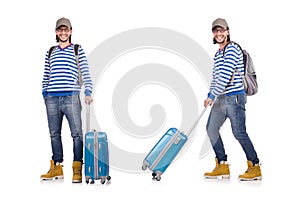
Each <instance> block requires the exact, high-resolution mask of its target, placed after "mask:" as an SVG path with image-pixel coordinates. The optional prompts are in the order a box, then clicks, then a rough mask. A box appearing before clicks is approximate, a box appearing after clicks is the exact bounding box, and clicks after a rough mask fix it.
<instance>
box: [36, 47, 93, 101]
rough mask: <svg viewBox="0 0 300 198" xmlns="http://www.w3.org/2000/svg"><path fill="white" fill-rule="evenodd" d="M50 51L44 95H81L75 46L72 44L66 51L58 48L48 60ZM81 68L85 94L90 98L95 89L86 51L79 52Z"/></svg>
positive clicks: (80, 49) (43, 87)
mask: <svg viewBox="0 0 300 198" xmlns="http://www.w3.org/2000/svg"><path fill="white" fill-rule="evenodd" d="M48 53H49V51H47V52H46V57H45V67H44V75H43V81H42V94H43V96H44V97H46V96H47V95H50V96H67V95H73V94H79V93H80V90H81V87H80V85H79V79H78V78H79V75H78V66H77V64H76V57H75V52H74V44H70V45H69V46H67V47H65V48H64V49H62V48H60V47H59V46H57V47H56V48H55V49H54V50H53V52H52V53H51V56H50V60H49V58H48ZM78 59H79V67H80V71H81V74H82V80H83V85H84V93H85V95H86V96H90V95H91V93H92V89H93V84H92V79H91V76H90V73H89V65H88V62H87V58H86V55H85V53H84V50H83V49H82V48H81V47H79V50H78Z"/></svg>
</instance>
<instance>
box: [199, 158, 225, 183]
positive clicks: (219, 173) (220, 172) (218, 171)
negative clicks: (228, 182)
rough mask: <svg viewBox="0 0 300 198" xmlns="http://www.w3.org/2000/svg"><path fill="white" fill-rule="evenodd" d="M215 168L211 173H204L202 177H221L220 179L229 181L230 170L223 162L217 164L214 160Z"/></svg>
mask: <svg viewBox="0 0 300 198" xmlns="http://www.w3.org/2000/svg"><path fill="white" fill-rule="evenodd" d="M215 160H216V167H215V168H214V170H213V171H212V172H207V173H204V177H205V178H208V179H217V178H218V177H222V179H229V178H230V170H229V164H227V163H226V162H225V161H221V162H220V163H219V162H218V159H217V158H216V159H215Z"/></svg>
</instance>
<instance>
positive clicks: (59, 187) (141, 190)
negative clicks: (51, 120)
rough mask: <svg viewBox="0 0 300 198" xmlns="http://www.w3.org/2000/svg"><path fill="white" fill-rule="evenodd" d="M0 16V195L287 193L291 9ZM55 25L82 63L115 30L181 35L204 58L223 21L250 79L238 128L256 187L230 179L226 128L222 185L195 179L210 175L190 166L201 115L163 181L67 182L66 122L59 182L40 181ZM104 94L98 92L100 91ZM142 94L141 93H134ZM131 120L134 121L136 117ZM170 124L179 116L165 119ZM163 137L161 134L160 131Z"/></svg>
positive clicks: (218, 6)
mask: <svg viewBox="0 0 300 198" xmlns="http://www.w3.org/2000/svg"><path fill="white" fill-rule="evenodd" d="M0 15H1V17H0V20H1V31H0V35H1V37H0V38H1V39H2V42H1V48H0V50H1V53H0V54H1V78H0V81H1V87H2V94H1V97H0V100H1V103H0V105H1V114H2V117H1V125H0V131H1V134H2V137H1V138H0V152H1V162H0V167H1V179H0V182H1V194H3V195H2V197H3V196H4V193H9V194H10V195H11V196H13V195H14V194H20V195H26V196H28V195H37V196H45V197H53V196H59V197H61V196H62V195H64V196H73V197H84V196H102V195H103V196H113V197H115V196H118V195H121V196H122V195H123V196H132V197H140V196H143V197H152V196H159V197H161V196H174V197H179V196H185V195H186V193H188V192H190V193H192V194H193V197H199V196H201V195H208V196H212V197H219V196H222V195H225V196H226V195H230V196H237V195H243V197H253V196H262V195H269V194H274V195H275V194H276V195H279V196H281V195H282V196H283V195H286V194H287V193H288V192H289V193H296V190H297V186H296V182H297V178H298V177H299V176H300V175H299V171H297V169H298V163H299V162H300V161H299V157H298V151H299V146H298V145H299V143H298V139H297V137H299V136H298V135H297V132H299V127H298V119H299V116H298V113H299V110H300V108H299V105H298V101H297V96H296V93H297V92H298V88H297V85H299V83H298V79H299V72H300V69H299V63H298V59H297V57H298V55H297V48H298V47H299V44H300V43H299V39H298V33H299V24H298V20H299V17H300V16H299V11H298V9H297V7H296V1H292V0H286V1H278V0H273V1H271V0H270V1H268V0H267V1H258V0H252V1H248V2H242V1H235V0H228V1H221V0H214V1H199V0H198V1H197V0H194V1H189V0H185V1H183V0H182V1H179V0H178V1H177V0H152V1H144V0H139V1H138V0H136V1H133V0H126V1H124V0H123V1H122V0H109V1H89V0H86V1H77V0H72V1H69V0H65V1H57V0H52V1H34V0H28V1H20V0H15V1H5V3H4V2H3V1H2V2H1V6H0ZM60 17H67V18H69V19H71V22H72V25H73V36H72V41H73V42H74V43H80V44H82V46H83V48H84V50H85V52H86V54H87V55H89V53H91V52H92V51H93V49H94V48H96V47H97V46H98V45H99V44H101V43H102V42H103V41H105V40H106V39H108V38H110V37H112V36H114V35H116V34H118V33H120V32H124V31H127V30H131V29H135V28H144V27H160V28H167V29H171V30H174V31H178V32H181V33H182V34H185V35H187V36H188V37H190V38H192V39H193V40H194V41H196V42H197V43H198V44H200V45H201V46H202V47H203V48H204V49H205V50H206V51H207V53H208V54H209V55H210V56H211V57H212V56H213V55H214V53H215V51H216V50H217V46H216V45H213V44H212V34H211V23H212V21H213V20H214V19H215V18H217V17H222V18H225V19H226V20H227V22H228V23H229V26H230V29H231V39H232V40H234V41H237V42H239V43H240V44H241V45H242V46H243V47H244V48H246V49H247V50H248V51H249V52H250V53H251V55H252V58H253V61H254V64H255V66H256V69H257V73H258V78H259V93H258V94H257V95H256V96H253V97H251V98H248V103H247V119H248V120H247V127H248V132H249V135H250V137H251V138H252V141H253V143H254V145H255V147H256V150H257V152H258V155H259V157H260V159H261V163H262V173H263V180H262V181H260V182H239V181H238V180H237V177H238V174H241V173H243V172H244V171H245V169H246V160H245V157H244V154H243V152H242V150H241V148H240V146H239V145H238V142H237V141H236V140H235V139H234V138H233V136H232V134H231V131H230V127H229V124H228V123H226V125H225V127H224V129H223V130H222V132H223V134H224V143H225V147H226V150H227V153H228V155H229V159H230V161H229V163H230V164H231V166H230V168H231V172H232V178H231V179H230V180H228V181H219V180H217V181H207V180H203V177H202V176H203V173H204V172H206V171H210V170H211V169H212V168H213V167H214V155H213V153H212V152H210V153H209V154H208V155H207V156H205V157H204V158H203V157H202V158H199V152H200V148H201V145H202V144H203V141H204V137H205V124H206V119H207V114H206V116H205V118H204V119H203V120H201V122H200V123H199V127H198V133H197V136H196V138H195V139H194V141H193V144H192V145H191V147H190V148H189V150H188V152H186V153H185V155H183V156H182V157H181V158H179V160H178V161H175V162H174V164H172V166H171V167H170V168H169V169H168V170H167V171H166V173H165V174H164V175H163V177H162V181H160V182H153V181H152V180H151V176H150V175H151V174H150V173H149V172H148V173H147V174H134V173H126V172H124V171H119V170H114V169H111V176H112V183H111V184H110V185H104V186H100V185H99V184H96V185H94V186H89V185H86V184H85V183H82V184H79V185H72V184H71V174H72V173H71V161H72V150H71V149H72V148H71V147H72V142H71V137H70V135H69V129H68V125H67V124H66V121H65V122H64V126H63V141H64V147H65V162H64V171H65V179H64V181H59V182H48V183H45V182H40V180H39V176H40V174H42V173H44V172H46V171H47V170H48V168H49V160H50V155H51V150H50V140H49V134H48V128H47V120H46V112H45V107H44V103H43V99H42V95H41V80H42V74H43V66H44V56H45V52H46V51H47V50H48V48H49V46H51V45H53V44H55V32H54V27H55V22H56V20H57V19H58V18H60ZM111 75H113V74H111ZM192 80H193V79H192ZM194 80H195V79H194ZM200 83H201V82H200ZM99 86H100V85H99ZM109 86H110V84H107V86H106V89H109ZM192 86H193V87H194V86H196V85H192ZM200 87H201V88H202V90H201V91H199V89H198V90H197V86H196V87H194V88H195V94H196V96H197V98H198V99H199V100H198V101H199V109H201V105H202V103H203V100H204V99H205V96H206V90H205V91H203V88H206V87H205V85H204V84H203V85H201V86H200ZM111 88H112V89H113V87H111ZM148 91H150V92H151V91H153V93H154V91H159V92H161V94H165V95H164V96H165V97H169V95H170V94H168V93H164V91H163V90H160V89H158V90H155V87H150V88H149V89H148ZM142 93H143V92H140V94H141V95H142ZM95 97H96V96H95ZM139 97H142V96H139V95H137V96H135V98H134V97H133V98H132V100H134V101H135V102H136V103H137V104H139V102H141V101H140V100H138V99H139ZM95 99H96V98H95ZM150 102H151V101H150ZM160 102H161V103H162V104H163V103H164V102H163V101H160ZM173 102H176V101H173ZM96 104H97V101H95V105H96ZM172 104H173V103H172ZM98 105H100V104H99V103H98ZM137 106H138V105H137ZM130 107H131V115H132V116H133V119H136V122H139V123H140V124H145V123H147V122H149V120H148V118H146V116H144V117H141V116H139V113H141V112H139V110H140V109H139V108H137V107H135V105H131V106H130ZM166 109H167V110H166V111H167V112H168V113H167V116H170V117H171V118H172V116H174V114H177V113H178V112H179V113H180V109H179V107H178V106H174V112H172V107H170V106H167V107H166ZM145 111H147V110H145ZM102 113H109V112H102ZM135 113H136V114H138V115H136V116H135V115H134V114H135ZM144 114H145V112H144ZM134 117H135V118H134ZM174 119H175V121H176V122H175V123H177V121H178V120H176V119H178V117H175V116H174ZM108 120H109V119H108ZM108 123H109V122H108ZM110 125H111V128H112V129H114V127H116V126H115V125H113V123H110V124H107V127H109V126H110ZM172 125H173V122H171V121H170V122H167V123H166V125H165V126H166V127H168V126H172ZM165 129H166V128H163V129H162V133H163V132H164V131H165ZM112 131H113V130H112ZM162 133H160V134H159V135H158V136H160V135H162ZM108 135H109V136H111V137H112V141H115V142H119V144H124V141H122V139H118V137H117V136H114V135H113V132H109V133H108ZM153 139H155V138H153ZM156 139H157V138H156ZM145 141H146V140H145ZM154 143H155V141H152V143H149V142H147V145H150V144H154ZM129 144H130V148H129V147H128V148H127V149H128V150H131V149H145V151H146V150H148V149H149V147H143V143H141V142H139V143H137V144H131V143H129ZM125 146H126V143H125ZM135 146H136V147H135ZM298 183H299V182H298Z"/></svg>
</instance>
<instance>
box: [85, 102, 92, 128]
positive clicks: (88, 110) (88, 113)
mask: <svg viewBox="0 0 300 198" xmlns="http://www.w3.org/2000/svg"><path fill="white" fill-rule="evenodd" d="M90 125H91V105H90V104H86V132H89V131H90V129H91V128H90Z"/></svg>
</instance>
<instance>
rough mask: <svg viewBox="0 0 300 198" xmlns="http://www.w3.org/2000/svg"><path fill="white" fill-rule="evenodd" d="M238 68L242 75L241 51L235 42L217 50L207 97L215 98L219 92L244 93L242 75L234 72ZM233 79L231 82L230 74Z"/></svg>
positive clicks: (229, 93) (227, 93)
mask: <svg viewBox="0 0 300 198" xmlns="http://www.w3.org/2000/svg"><path fill="white" fill-rule="evenodd" d="M236 69H238V70H239V71H240V72H241V74H242V75H244V64H243V53H242V50H241V49H240V48H239V47H238V46H237V45H235V44H233V43H230V44H229V45H228V46H227V47H226V49H225V52H224V49H222V50H218V52H217V53H216V55H215V57H214V68H213V79H212V81H211V84H210V89H209V94H208V97H209V98H211V99H215V98H216V97H217V96H219V95H221V94H226V95H228V96H229V95H234V94H241V93H245V90H244V86H243V81H242V77H241V76H240V75H239V74H238V73H237V72H235V70H236ZM233 74H234V80H233V82H231V78H232V75H233Z"/></svg>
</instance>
